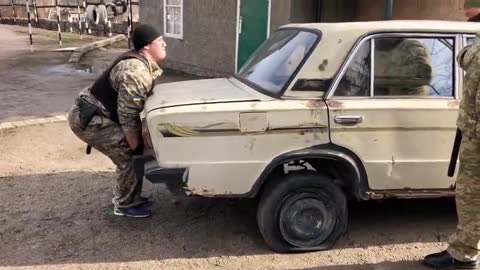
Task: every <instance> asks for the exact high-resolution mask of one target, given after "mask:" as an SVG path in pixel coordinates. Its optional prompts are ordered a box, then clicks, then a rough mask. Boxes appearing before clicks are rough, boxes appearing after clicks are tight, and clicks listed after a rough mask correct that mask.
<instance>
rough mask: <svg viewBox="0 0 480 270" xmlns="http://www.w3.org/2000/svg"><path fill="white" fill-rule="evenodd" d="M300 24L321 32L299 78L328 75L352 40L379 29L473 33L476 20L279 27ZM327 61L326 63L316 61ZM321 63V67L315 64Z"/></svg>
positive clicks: (479, 29)
mask: <svg viewBox="0 0 480 270" xmlns="http://www.w3.org/2000/svg"><path fill="white" fill-rule="evenodd" d="M288 28H300V29H306V30H313V31H316V32H321V36H322V37H321V40H320V43H319V44H318V46H317V47H316V48H315V50H314V52H313V53H312V55H311V57H310V58H309V59H308V60H307V61H306V62H305V64H304V68H303V69H302V72H301V75H302V76H303V79H331V78H333V77H334V75H335V74H336V72H337V70H339V68H340V67H341V65H342V64H343V63H344V61H345V59H346V58H347V56H348V55H349V53H350V52H351V50H352V48H353V47H354V46H355V44H356V43H357V42H358V41H359V40H360V39H361V38H362V37H365V36H368V35H372V34H379V33H392V32H393V33H395V32H397V33H402V32H408V33H426V34H428V33H440V34H456V33H465V34H475V33H477V32H480V23H475V22H461V21H433V20H388V21H369V22H341V23H302V24H287V25H284V26H282V27H281V28H280V29H288ZM320 63H327V65H319V64H320ZM319 66H321V68H320V67H319Z"/></svg>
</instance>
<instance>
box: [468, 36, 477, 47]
mask: <svg viewBox="0 0 480 270" xmlns="http://www.w3.org/2000/svg"><path fill="white" fill-rule="evenodd" d="M474 40H475V37H467V44H466V46H468V45H472V43H473V41H474Z"/></svg>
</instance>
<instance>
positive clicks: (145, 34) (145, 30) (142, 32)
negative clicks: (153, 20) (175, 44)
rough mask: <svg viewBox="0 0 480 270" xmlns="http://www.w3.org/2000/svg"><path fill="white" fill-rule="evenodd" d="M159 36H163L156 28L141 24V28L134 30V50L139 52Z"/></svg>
mask: <svg viewBox="0 0 480 270" xmlns="http://www.w3.org/2000/svg"><path fill="white" fill-rule="evenodd" d="M159 36H161V34H160V33H159V32H158V31H157V30H156V29H155V28H154V27H152V26H150V25H148V24H140V25H139V26H137V27H135V30H133V34H132V44H133V48H135V50H136V51H139V50H141V49H143V47H145V46H146V45H148V44H150V43H151V42H152V41H154V40H155V39H156V38H158V37H159Z"/></svg>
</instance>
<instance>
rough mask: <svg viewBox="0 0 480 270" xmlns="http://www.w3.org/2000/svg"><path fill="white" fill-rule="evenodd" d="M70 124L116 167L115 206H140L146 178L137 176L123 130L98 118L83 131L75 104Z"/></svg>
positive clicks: (69, 116) (106, 119)
mask: <svg viewBox="0 0 480 270" xmlns="http://www.w3.org/2000/svg"><path fill="white" fill-rule="evenodd" d="M68 122H69V125H70V128H71V129H72V131H73V133H75V135H77V137H78V138H80V139H81V140H82V141H84V142H86V143H87V144H89V145H90V146H92V147H93V148H95V149H96V150H98V151H99V152H101V153H103V154H104V155H106V156H107V157H108V158H110V160H112V162H113V163H114V164H115V165H116V166H117V169H116V172H117V176H118V177H117V184H116V187H115V190H114V193H113V199H112V202H113V204H114V205H115V206H116V207H118V208H128V207H133V206H137V205H139V204H141V201H140V200H139V197H140V193H141V192H142V184H143V179H139V178H138V177H135V173H134V169H133V163H132V151H131V149H130V147H129V145H128V143H127V141H126V138H125V135H124V133H123V131H122V129H121V127H120V126H119V125H118V124H117V123H115V122H113V121H111V120H110V119H108V118H105V117H102V116H99V115H95V116H94V117H93V118H92V120H91V121H90V123H89V124H88V126H87V128H86V129H85V130H82V129H81V128H80V118H79V111H78V107H77V106H76V105H74V106H73V107H72V108H71V109H70V111H69V113H68Z"/></svg>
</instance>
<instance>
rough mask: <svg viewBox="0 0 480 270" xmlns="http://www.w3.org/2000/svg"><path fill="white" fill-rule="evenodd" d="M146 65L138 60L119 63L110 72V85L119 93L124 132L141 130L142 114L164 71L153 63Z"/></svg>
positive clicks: (119, 113) (121, 122) (120, 116)
mask: <svg viewBox="0 0 480 270" xmlns="http://www.w3.org/2000/svg"><path fill="white" fill-rule="evenodd" d="M148 62H149V65H148V66H147V65H145V64H144V63H142V61H140V60H138V59H134V58H132V59H126V60H123V61H121V62H119V63H118V64H117V65H116V66H115V67H114V68H113V69H112V71H111V72H110V83H111V84H112V86H113V88H114V89H115V90H117V92H118V102H117V105H118V110H117V112H118V118H119V123H120V125H121V126H122V129H123V130H124V131H138V130H140V129H141V122H140V112H141V111H142V110H143V105H144V103H145V100H146V99H147V97H148V96H149V95H150V92H151V91H152V89H153V86H154V81H155V79H156V78H157V77H159V76H160V75H161V74H162V70H161V69H160V67H159V66H158V65H157V63H155V62H153V61H150V60H149V61H148Z"/></svg>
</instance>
